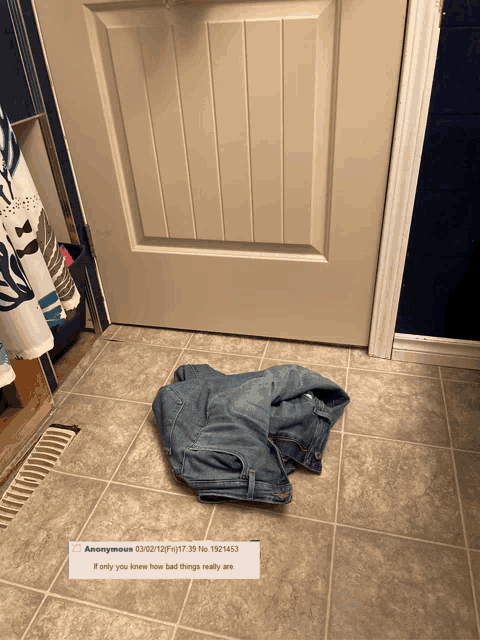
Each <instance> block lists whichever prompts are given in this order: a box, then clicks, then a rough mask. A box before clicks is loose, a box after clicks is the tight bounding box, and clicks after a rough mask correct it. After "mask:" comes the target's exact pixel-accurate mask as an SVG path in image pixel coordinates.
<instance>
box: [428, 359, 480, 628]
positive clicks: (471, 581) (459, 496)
mask: <svg viewBox="0 0 480 640" xmlns="http://www.w3.org/2000/svg"><path fill="white" fill-rule="evenodd" d="M438 369H439V371H438V372H439V375H440V384H441V387H442V395H443V405H444V408H445V416H446V418H447V427H448V435H449V437H450V455H451V459H452V467H453V475H454V478H455V487H456V490H457V496H458V508H459V511H460V519H461V521H462V529H463V537H464V540H465V547H466V551H467V562H468V571H469V574H470V586H471V589H472V597H473V608H474V610H475V619H476V622H477V633H478V636H479V637H480V617H479V613H478V605H477V598H476V595H475V581H474V578H473V570H472V561H471V558H470V548H469V545H468V536H467V527H466V524H465V515H464V513H463V505H462V494H461V493H460V481H459V479H458V473H457V465H456V462H455V455H454V448H453V438H452V433H451V428H450V419H449V417H448V411H447V401H446V397H445V390H444V388H443V379H442V373H441V370H440V365H438Z"/></svg>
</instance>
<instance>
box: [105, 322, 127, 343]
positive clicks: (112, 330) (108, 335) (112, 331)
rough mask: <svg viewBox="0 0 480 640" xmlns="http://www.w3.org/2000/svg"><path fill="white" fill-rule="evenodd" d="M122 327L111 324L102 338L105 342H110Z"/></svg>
mask: <svg viewBox="0 0 480 640" xmlns="http://www.w3.org/2000/svg"><path fill="white" fill-rule="evenodd" d="M121 326H122V325H121V324H111V325H109V326H108V327H107V328H106V329H105V331H104V332H103V333H102V335H101V337H102V338H103V339H104V340H110V338H113V336H114V335H115V334H116V333H117V331H118V330H119V329H120V327H121Z"/></svg>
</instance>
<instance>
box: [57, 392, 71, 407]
mask: <svg viewBox="0 0 480 640" xmlns="http://www.w3.org/2000/svg"><path fill="white" fill-rule="evenodd" d="M67 396H68V393H66V392H65V391H58V390H56V391H55V393H54V394H53V400H54V402H55V407H56V408H57V409H58V408H59V407H61V406H62V404H63V403H64V402H65V400H66V398H67Z"/></svg>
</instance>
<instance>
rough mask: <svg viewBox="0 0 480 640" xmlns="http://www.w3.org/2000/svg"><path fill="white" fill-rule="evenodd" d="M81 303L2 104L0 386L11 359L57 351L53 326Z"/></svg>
mask: <svg viewBox="0 0 480 640" xmlns="http://www.w3.org/2000/svg"><path fill="white" fill-rule="evenodd" d="M79 302H80V294H79V293H78V290H77V287H76V286H75V282H74V281H73V278H72V276H71V275H70V271H69V270H68V268H67V266H66V264H65V260H64V258H63V256H62V254H61V252H60V249H59V246H58V242H57V239H56V237H55V234H54V232H53V230H52V228H51V226H50V223H49V221H48V219H47V216H46V214H45V210H44V208H43V205H42V203H41V201H40V197H39V195H38V193H37V190H36V188H35V184H34V183H33V180H32V177H31V175H30V172H29V170H28V167H27V165H26V163H25V159H24V158H23V155H22V152H21V150H20V147H19V145H18V142H17V139H16V137H15V134H14V132H13V130H12V127H11V125H10V122H9V120H8V117H7V115H6V114H5V112H4V111H3V110H2V107H1V105H0V388H1V387H4V386H5V385H7V384H10V383H11V382H13V380H14V379H15V372H14V371H13V369H12V366H11V364H10V359H15V360H32V359H33V358H38V357H40V356H41V355H43V354H44V353H47V351H50V349H52V348H53V344H54V340H53V334H52V332H51V331H50V327H54V326H57V325H61V324H63V323H64V322H65V319H66V311H70V310H71V309H75V308H76V307H77V306H78V304H79Z"/></svg>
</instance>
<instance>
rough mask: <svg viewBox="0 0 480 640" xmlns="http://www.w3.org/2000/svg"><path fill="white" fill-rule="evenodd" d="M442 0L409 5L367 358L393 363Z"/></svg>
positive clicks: (420, 0) (412, 0)
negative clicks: (391, 360)
mask: <svg viewBox="0 0 480 640" xmlns="http://www.w3.org/2000/svg"><path fill="white" fill-rule="evenodd" d="M442 8H443V0H409V2H408V10H407V21H406V29H405V40H404V48H403V58H402V69H401V75H400V87H399V94H398V101H397V112H396V117H395V128H394V134H393V147H392V155H391V161H390V170H389V176H388V187H387V197H386V201H385V213H384V219H383V228H382V239H381V244H380V254H379V260H378V271H377V282H376V287H375V298H374V302H373V314H372V323H371V328H370V339H369V344H368V355H369V356H375V357H377V358H387V359H391V358H392V350H393V343H394V332H395V324H396V320H397V313H398V303H399V299H400V290H401V286H402V278H403V271H404V267H405V257H406V253H407V246H408V238H409V234H410V224H411V221H412V214H413V205H414V202H415V193H416V188H417V181H418V173H419V170H420V161H421V158H422V148H423V140H424V137H425V128H426V125H427V117H428V108H429V104H430V95H431V92H432V84H433V74H434V71H435V62H436V56H437V48H438V39H439V35H440V22H441V17H442Z"/></svg>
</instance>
